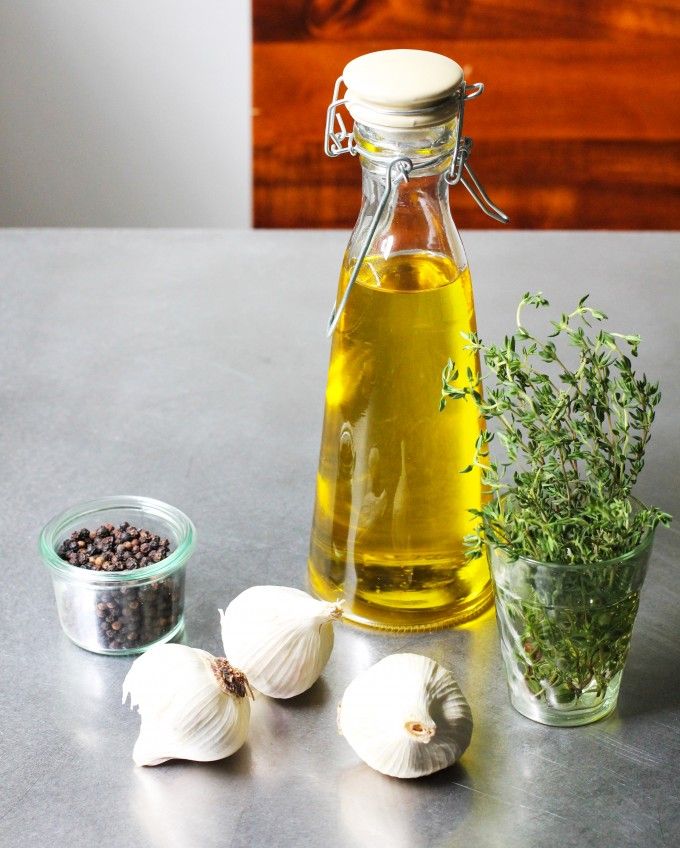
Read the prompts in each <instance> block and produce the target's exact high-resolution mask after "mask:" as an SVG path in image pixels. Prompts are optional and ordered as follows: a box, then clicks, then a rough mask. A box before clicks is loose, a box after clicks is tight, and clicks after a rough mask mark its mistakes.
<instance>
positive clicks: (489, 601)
mask: <svg viewBox="0 0 680 848" xmlns="http://www.w3.org/2000/svg"><path fill="white" fill-rule="evenodd" d="M308 580H309V586H310V588H311V590H312V592H313V593H314V594H315V595H316V597H318V598H320V599H321V600H323V601H331V602H334V601H337V600H338V599H339V597H342V593H341V592H340V591H339V590H338V589H337V587H334V586H332V585H330V584H329V583H327V582H326V581H324V580H323V579H322V578H320V577H319V574H318V572H317V571H316V569H314V568H313V567H311V566H310V568H309V570H308ZM492 605H493V589H492V586H491V581H490V580H489V581H487V582H486V583H485V584H484V586H483V588H482V590H481V592H479V593H478V594H477V595H475V596H473V597H471V598H469V599H467V600H466V601H465V603H460V604H449V605H446V606H443V607H440V608H438V609H433V608H431V607H430V608H423V609H404V608H401V609H399V608H394V607H388V606H381V605H379V604H374V603H368V602H367V601H364V600H362V599H361V598H357V597H354V598H352V599H347V600H346V603H345V606H344V608H343V616H342V619H343V621H346V622H349V623H350V624H354V625H357V626H358V627H364V628H368V629H371V630H388V631H393V632H418V631H420V632H425V631H430V630H442V629H444V628H446V627H456V626H457V625H460V624H465V623H466V622H468V621H472V620H473V619H475V618H477V617H478V616H480V615H482V613H484V612H486V611H487V610H488V609H489V608H490V607H491V606H492Z"/></svg>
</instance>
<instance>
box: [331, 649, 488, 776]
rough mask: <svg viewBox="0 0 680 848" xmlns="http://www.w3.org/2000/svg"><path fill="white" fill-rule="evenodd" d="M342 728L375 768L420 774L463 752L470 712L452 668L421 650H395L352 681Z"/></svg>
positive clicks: (391, 772)
mask: <svg viewBox="0 0 680 848" xmlns="http://www.w3.org/2000/svg"><path fill="white" fill-rule="evenodd" d="M338 728H339V730H340V732H341V733H342V734H343V736H344V737H345V739H346V740H347V741H348V742H349V744H350V745H351V746H352V748H354V750H355V752H356V753H357V754H358V755H359V757H361V759H362V760H363V761H364V762H365V763H367V764H368V765H369V766H371V768H374V769H376V771H379V772H382V773H383V774H387V775H390V776H391V777H422V776H423V775H426V774H432V773H433V772H435V771H439V770H440V769H443V768H446V767H447V766H450V765H453V763H455V762H456V760H457V759H458V758H459V757H460V756H461V755H462V754H463V752H464V751H465V749H466V748H467V746H468V745H469V744H470V738H471V736H472V713H471V712H470V707H469V705H468V702H467V701H466V700H465V696H464V695H463V693H462V692H461V691H460V687H459V686H458V684H457V683H456V679H455V678H454V676H453V674H452V673H451V672H450V671H449V670H448V669H446V668H444V667H443V666H441V665H439V663H437V662H435V661H434V660H431V659H430V658H429V657H423V656H421V655H420V654H391V655H390V656H388V657H385V658H384V659H382V660H380V662H378V663H376V664H375V665H374V666H371V668H369V669H367V670H366V671H363V672H362V673H361V674H359V675H358V676H357V677H355V679H354V680H353V681H352V682H351V683H350V684H349V686H348V687H347V689H346V690H345V694H344V695H343V698H342V702H341V703H340V706H339V707H338Z"/></svg>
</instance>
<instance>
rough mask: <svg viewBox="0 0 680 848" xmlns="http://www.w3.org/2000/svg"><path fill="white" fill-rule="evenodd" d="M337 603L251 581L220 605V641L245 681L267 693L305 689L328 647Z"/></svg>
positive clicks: (295, 692) (337, 614)
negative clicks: (242, 590)
mask: <svg viewBox="0 0 680 848" xmlns="http://www.w3.org/2000/svg"><path fill="white" fill-rule="evenodd" d="M341 616H342V606H341V604H339V603H338V604H331V603H327V602H325V601H318V600H316V598H313V597H312V596H311V595H308V594H307V593H306V592H302V591H300V589H291V588H289V587H287V586H251V588H250V589H246V590H245V592H241V594H240V595H238V596H237V597H235V598H234V600H233V601H232V602H231V603H230V604H229V606H228V607H227V608H226V610H224V611H222V610H220V618H221V620H222V643H223V645H224V650H225V653H226V654H227V656H228V657H229V658H230V659H231V661H232V662H233V663H234V664H235V665H236V666H238V668H240V669H242V671H243V672H244V674H246V675H247V677H248V680H249V681H250V684H251V685H252V686H253V687H254V688H255V689H257V690H259V691H260V692H262V693H263V694H264V695H268V696H269V697H270V698H292V697H293V696H294V695H299V694H300V693H301V692H305V691H306V690H307V689H309V687H310V686H311V685H312V684H313V683H315V682H316V680H317V679H318V677H319V675H320V674H321V672H322V671H323V670H324V667H325V665H326V663H327V662H328V658H329V657H330V655H331V651H332V650H333V621H334V620H335V619H338V618H340V617H341Z"/></svg>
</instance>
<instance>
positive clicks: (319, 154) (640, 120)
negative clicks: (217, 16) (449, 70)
mask: <svg viewBox="0 0 680 848" xmlns="http://www.w3.org/2000/svg"><path fill="white" fill-rule="evenodd" d="M546 7H548V10H547V11H546ZM678 8H679V5H678V3H677V2H649V0H639V2H637V3H627V2H612V0H591V2H589V3H582V2H575V0H572V2H565V0H552V2H551V3H550V4H547V3H543V2H537V0H469V2H465V3H461V2H458V1H457V0H439V2H437V0H434V2H428V3H425V2H424V0H410V2H406V0H386V1H385V2H373V1H372V0H365V1H364V0H311V2H310V0H305V1H304V2H303V0H271V2H265V0H255V2H254V32H255V44H254V51H253V70H254V184H255V185H254V199H255V204H254V206H255V224H256V226H262V227H297V226H303V227H334V226H351V225H352V224H353V222H354V220H355V219H356V213H357V210H358V204H359V182H360V179H359V166H358V163H357V161H356V160H355V159H351V158H350V157H343V158H341V159H337V160H328V159H326V158H325V156H324V155H323V150H322V143H323V124H324V118H325V110H326V105H327V103H328V101H329V99H330V95H331V90H332V86H333V82H334V80H335V78H336V76H337V75H338V74H339V73H340V72H341V71H342V68H343V66H344V65H345V64H346V62H347V61H349V59H351V58H353V57H354V56H357V55H359V54H361V53H365V52H368V51H370V50H378V49H385V48H387V47H419V48H421V49H427V50H435V51H437V52H441V53H445V54H447V55H449V56H452V57H453V58H455V59H457V61H459V62H461V64H463V66H464V68H465V71H466V78H467V79H468V81H475V80H478V79H481V80H483V81H484V82H485V83H486V86H487V89H486V92H485V94H484V96H483V97H482V98H481V99H480V100H478V101H476V102H474V103H472V104H470V107H469V108H468V109H467V110H466V125H465V128H466V132H467V133H468V134H469V135H472V136H473V138H474V139H475V142H476V145H475V150H474V153H473V157H472V160H471V161H472V163H473V164H474V167H475V170H476V171H477V173H478V175H479V176H480V177H481V179H482V181H483V182H484V183H485V184H486V185H487V188H488V189H489V191H490V193H491V195H492V197H493V198H494V199H495V200H496V201H497V202H498V203H499V204H500V205H502V206H503V207H504V208H506V211H507V212H508V213H509V214H510V216H511V219H512V225H513V226H517V227H528V228H534V227H535V228H566V227H570V228H617V229H627V228H630V229H657V228H658V229H678V228H680V155H679V154H680V84H679V77H680V75H679V74H678V69H679V68H678V54H679V52H680V51H679V47H680V14H678ZM428 11H429V17H428V14H427V12H428ZM426 24H427V26H426ZM406 32H409V33H410V35H409V37H408V38H405V37H404V34H405V33H406ZM432 33H437V37H436V38H432ZM376 36H379V38H378V37H376ZM453 36H455V37H453ZM539 36H542V37H539ZM452 204H453V207H454V210H455V218H456V221H457V223H458V224H459V225H460V226H464V227H472V226H477V227H483V226H495V225H493V224H491V222H490V221H489V220H488V219H486V218H485V217H484V216H483V215H482V213H481V212H479V211H478V210H477V208H476V207H475V205H474V203H473V201H472V200H471V198H469V197H468V196H467V194H466V193H465V192H464V190H463V189H460V188H459V189H457V190H456V191H455V192H454V194H453V195H452Z"/></svg>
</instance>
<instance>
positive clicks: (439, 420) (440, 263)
mask: <svg viewBox="0 0 680 848" xmlns="http://www.w3.org/2000/svg"><path fill="white" fill-rule="evenodd" d="M431 57H434V58H431ZM376 62H377V63H378V64H377V66H376ZM423 62H424V63H425V65H426V68H425V71H423ZM433 64H434V71H433V68H432V65H433ZM357 65H358V68H357ZM376 67H377V71H376ZM419 73H420V74H421V76H423V80H422V84H421V89H420V92H415V93H414V91H413V86H414V77H415V81H416V87H417V83H418V74H419ZM376 74H377V76H378V78H379V79H383V80H384V84H383V87H382V89H381V90H380V91H379V92H378V94H377V95H376V88H375V77H376ZM447 74H448V76H447ZM343 78H344V80H345V82H346V83H347V86H348V93H347V95H346V98H343V99H342V100H339V99H338V98H337V91H338V85H336V95H335V96H334V102H333V103H332V104H331V106H330V107H329V118H328V122H327V152H328V153H329V155H339V153H341V152H345V151H349V152H351V153H353V154H355V155H358V156H359V158H360V161H361V166H362V183H363V202H362V206H361V210H360V213H359V218H358V221H357V224H356V226H355V228H354V231H353V233H352V236H351V238H350V241H349V244H348V247H347V250H346V252H345V256H344V260H343V265H342V269H341V272H340V281H339V285H338V294H337V301H336V304H337V305H336V308H335V309H334V311H333V314H332V316H331V321H330V324H329V331H330V332H332V336H333V338H332V347H331V356H330V365H329V371H328V384H327V389H326V402H325V414H324V423H323V433H322V440H321V452H320V458H319V470H318V475H317V487H316V503H315V508H314V519H313V526H312V534H311V542H310V556H309V577H310V582H311V585H312V588H313V590H314V591H315V592H316V593H317V594H318V595H319V596H320V597H322V598H325V599H328V600H331V599H332V600H335V599H336V598H338V597H344V598H345V602H346V604H345V614H346V617H347V618H348V619H349V620H352V621H354V622H356V623H359V624H364V625H369V626H374V627H382V628H388V629H430V628H434V627H440V626H444V625H447V624H455V623H460V622H463V621H466V620H469V619H471V618H474V617H475V616H476V615H478V614H479V613H481V612H482V611H483V610H484V609H486V608H487V607H488V606H489V604H490V602H491V598H492V593H491V585H490V580H489V573H488V566H487V563H486V562H485V561H484V560H479V559H477V560H467V559H466V557H465V548H464V544H463V539H464V537H465V535H466V534H467V533H469V532H470V531H471V530H472V526H473V525H472V516H471V514H470V512H469V510H470V509H472V508H479V507H480V505H481V502H482V485H481V479H480V471H479V469H478V468H475V469H473V470H472V471H470V472H468V473H465V474H462V473H461V471H462V470H463V469H464V468H465V467H466V466H468V465H469V464H470V462H471V459H472V455H473V452H474V445H475V440H476V439H477V437H478V436H479V434H480V432H481V428H482V426H483V422H482V421H480V419H479V417H478V415H477V413H476V410H475V409H474V407H473V405H472V404H465V403H459V404H449V405H448V406H447V407H446V409H444V410H443V411H442V412H440V411H439V398H440V388H441V374H442V369H443V368H444V366H445V364H446V362H447V360H448V359H449V358H451V359H452V360H454V361H455V363H456V366H457V367H458V369H459V371H462V372H463V373H465V370H466V369H467V368H471V369H472V370H473V371H476V370H477V369H478V362H477V360H476V358H475V356H474V355H473V354H472V353H471V352H470V351H468V350H466V349H465V345H466V341H465V339H464V337H463V334H464V333H470V332H475V330H476V326H475V313H474V304H473V297H472V288H471V281H470V273H469V269H468V264H467V260H466V257H465V252H464V250H463V245H462V243H461V240H460V236H459V234H458V231H457V230H456V227H455V225H454V223H453V219H452V217H451V213H450V209H449V201H448V194H449V191H448V189H449V185H450V184H452V183H454V182H458V181H463V182H464V184H466V186H468V187H469V188H470V187H472V188H473V189H474V188H475V187H477V188H478V189H479V191H480V192H481V194H480V196H475V195H474V194H473V196H475V199H476V200H477V202H478V203H479V204H480V205H481V206H482V208H485V207H486V208H485V211H488V210H490V211H489V214H491V215H492V217H495V218H497V219H499V220H503V219H505V216H504V215H503V213H501V212H500V210H498V209H497V208H496V207H494V206H493V204H491V203H490V201H489V200H488V198H487V197H486V195H485V194H484V192H483V190H482V189H481V187H480V186H479V184H478V183H477V181H476V179H475V177H474V174H472V172H471V171H470V170H469V166H468V165H467V163H466V159H467V155H468V154H469V150H470V146H471V142H470V141H469V140H468V139H465V138H464V137H463V136H462V112H463V104H464V103H465V100H466V95H467V99H470V97H472V96H476V94H478V93H480V90H481V86H479V85H478V86H472V87H471V86H466V84H465V82H464V80H463V74H462V70H461V69H460V68H459V66H458V65H456V64H455V63H454V62H452V61H451V60H450V59H446V58H445V57H442V56H438V55H437V54H431V53H424V52H423V51H404V50H399V51H381V53H377V54H368V55H367V56H362V57H359V59H356V60H354V62H353V63H350V65H348V66H347V67H346V68H345V71H344V73H343ZM400 78H401V79H402V81H403V82H404V85H406V86H407V87H409V86H410V91H409V93H408V95H407V96H408V99H407V100H406V102H404V100H403V99H402V100H401V101H400V100H399V97H400V94H399V79H400ZM341 79H342V78H341ZM442 88H443V89H444V92H443V93H442ZM367 92H368V95H367V94H366V93H367ZM423 92H425V96H423ZM417 94H420V97H417V96H416V95H417ZM339 105H347V106H348V108H349V111H350V113H351V114H352V116H353V117H354V119H355V121H354V128H353V131H352V132H351V133H348V132H347V131H346V130H345V128H344V124H343V123H342V120H341V118H340V116H339V114H338V112H337V109H338V106H339ZM336 122H337V123H336ZM345 141H346V142H347V144H346V145H344V144H343V142H345ZM505 220H507V219H505Z"/></svg>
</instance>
